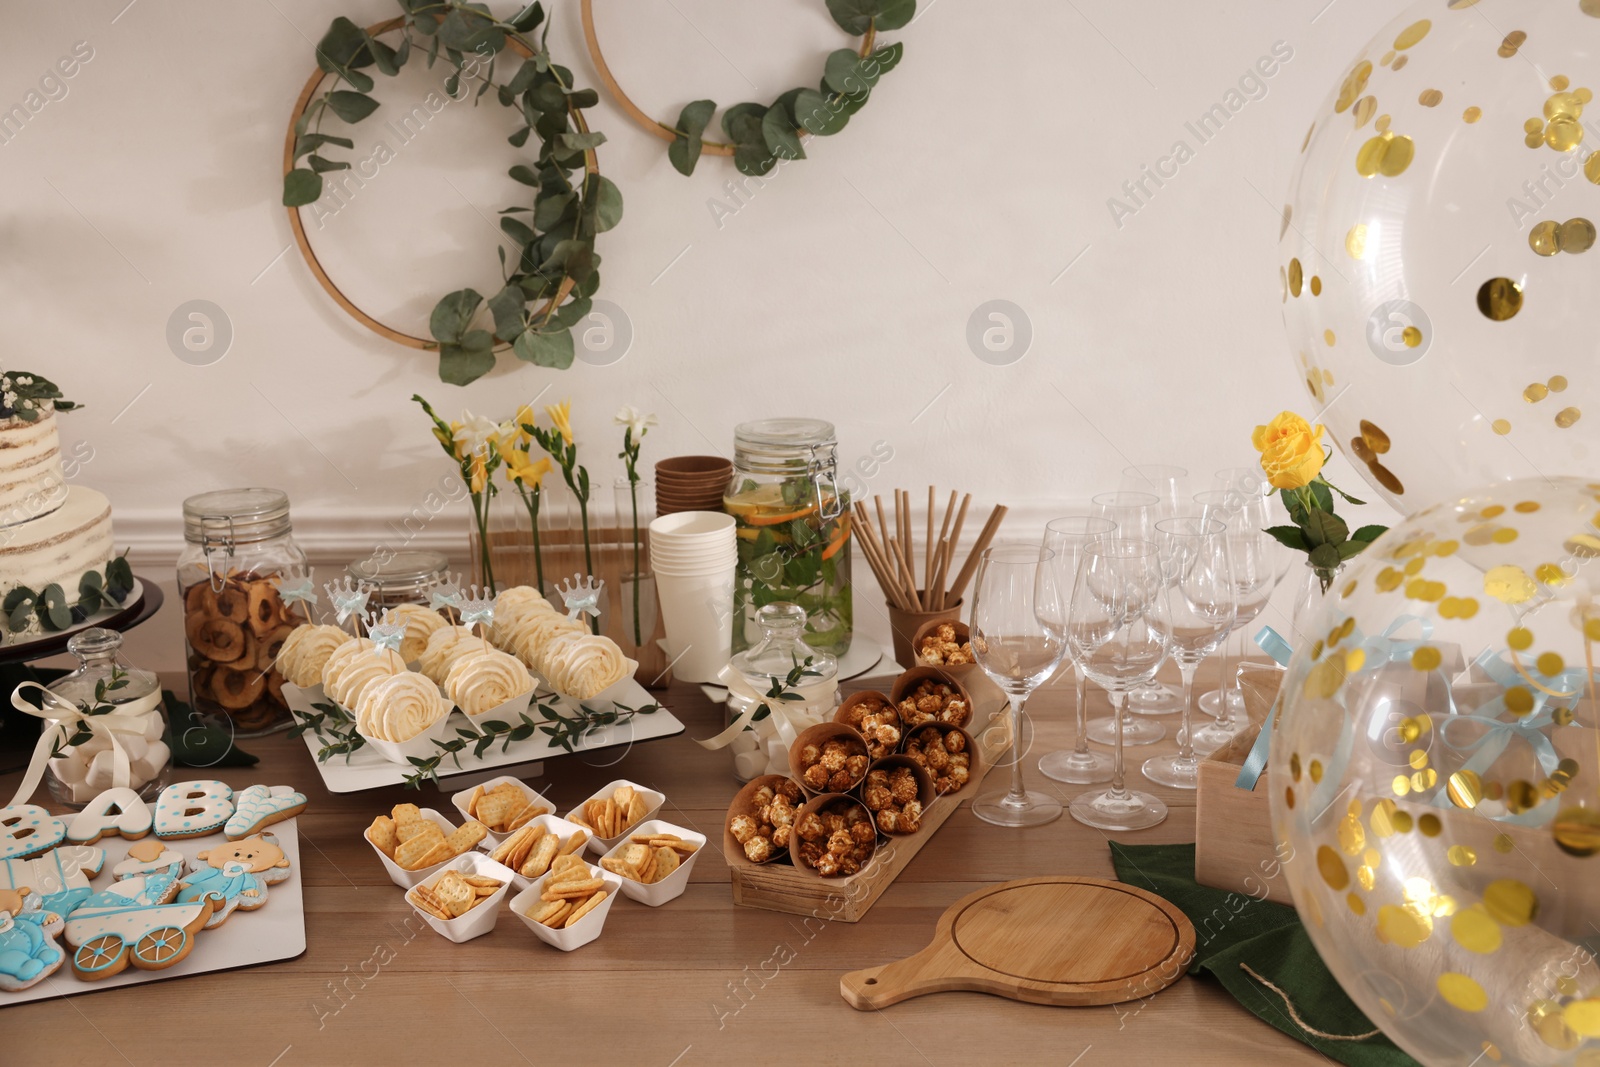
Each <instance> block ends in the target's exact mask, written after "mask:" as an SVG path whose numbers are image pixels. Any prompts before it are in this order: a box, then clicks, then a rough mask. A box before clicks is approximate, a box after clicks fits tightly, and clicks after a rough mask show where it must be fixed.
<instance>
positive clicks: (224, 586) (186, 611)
mask: <svg viewBox="0 0 1600 1067" xmlns="http://www.w3.org/2000/svg"><path fill="white" fill-rule="evenodd" d="M183 537H184V541H185V542H186V544H185V546H184V550H183V554H182V555H180V556H179V557H178V591H179V593H180V594H181V595H182V597H183V630H184V639H185V643H186V651H187V654H188V668H189V699H190V700H191V701H192V702H193V704H194V708H195V710H196V711H198V712H200V713H201V714H204V715H206V716H208V717H210V718H212V719H213V720H215V721H217V722H218V723H219V724H221V723H227V724H229V725H231V727H232V729H233V732H234V734H235V735H236V736H240V737H250V736H254V735H258V734H265V733H271V732H273V731H275V730H281V729H284V728H286V727H287V726H289V725H290V722H291V721H292V720H291V716H290V715H289V706H288V704H287V703H286V702H285V700H284V697H283V677H282V676H281V675H280V674H278V671H277V669H276V667H275V666H274V663H275V662H276V660H277V658H278V649H279V648H281V647H282V645H283V641H284V639H285V638H287V637H288V636H289V633H290V631H292V630H293V629H294V628H295V627H296V626H298V625H299V624H300V623H302V622H305V621H306V619H305V617H304V616H303V614H301V610H300V608H299V606H298V605H293V606H291V605H288V604H285V603H284V602H283V600H282V598H281V597H280V596H279V595H278V580H279V579H283V578H295V577H300V576H303V575H305V574H306V556H305V553H304V552H302V551H301V550H300V546H299V545H297V544H295V541H294V527H293V525H292V524H291V523H290V521H289V498H288V496H287V495H286V494H285V493H283V491H282V490H278V489H222V490H217V491H216V492H210V493H201V494H199V495H198V496H192V497H190V498H189V499H187V500H185V501H184V502H183Z"/></svg>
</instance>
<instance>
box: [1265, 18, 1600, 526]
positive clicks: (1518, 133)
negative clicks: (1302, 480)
mask: <svg viewBox="0 0 1600 1067" xmlns="http://www.w3.org/2000/svg"><path fill="white" fill-rule="evenodd" d="M1596 90H1600V0H1547V2H1541V3H1537V4H1529V3H1526V2H1523V0H1427V2H1425V3H1417V4H1412V5H1410V6H1409V7H1408V8H1406V11H1405V13H1404V14H1402V15H1400V16H1399V17H1397V18H1396V19H1394V20H1393V21H1392V22H1391V23H1390V24H1389V25H1388V26H1387V27H1385V29H1384V30H1383V31H1382V32H1381V33H1379V34H1378V35H1377V36H1376V37H1375V38H1373V40H1372V43H1371V44H1369V45H1368V46H1367V48H1366V49H1365V50H1364V51H1363V52H1362V53H1361V55H1360V56H1358V57H1356V58H1355V60H1354V61H1353V62H1352V63H1351V64H1350V65H1349V66H1348V67H1346V68H1345V69H1344V70H1343V71H1342V72H1341V75H1340V81H1339V83H1338V84H1337V85H1336V86H1335V87H1334V89H1333V91H1332V92H1331V93H1330V94H1329V96H1328V99H1327V101H1326V103H1325V104H1324V106H1323V107H1322V108H1321V109H1320V110H1319V111H1318V113H1317V116H1316V121H1315V122H1314V123H1313V124H1312V126H1311V128H1310V129H1309V130H1308V131H1307V133H1306V137H1305V141H1304V144H1303V145H1302V146H1301V155H1300V160H1299V164H1298V167H1297V170H1296V173H1295V176H1294V178H1293V181H1292V183H1291V187H1290V196H1289V203H1288V204H1287V206H1285V208H1284V211H1283V220H1282V228H1281V233H1280V241H1279V254H1280V257H1281V258H1280V263H1279V270H1278V281H1279V286H1280V289H1281V294H1282V298H1283V302H1284V321H1285V324H1286V326H1287V328H1288V332H1289V337H1290V340H1291V343H1292V345H1293V348H1294V351H1295V359H1296V361H1297V369H1298V373H1299V376H1300V378H1301V380H1302V381H1303V382H1304V384H1305V387H1306V388H1307V389H1308V390H1309V391H1310V393H1311V396H1312V398H1313V400H1314V401H1315V402H1316V403H1317V405H1318V407H1319V409H1320V408H1325V411H1324V413H1323V414H1322V415H1321V417H1320V420H1319V421H1322V422H1324V423H1326V424H1327V426H1328V428H1329V430H1330V431H1331V433H1330V437H1331V438H1332V439H1333V441H1334V443H1335V444H1336V445H1337V446H1338V447H1339V448H1340V449H1341V450H1342V451H1343V452H1344V453H1345V455H1346V456H1348V457H1349V459H1350V461H1351V462H1352V463H1354V464H1355V465H1356V468H1357V469H1358V470H1360V471H1361V472H1362V473H1363V474H1364V475H1365V476H1366V478H1367V480H1368V481H1369V482H1371V483H1372V485H1373V486H1374V487H1375V488H1376V489H1377V490H1378V492H1379V493H1380V494H1381V495H1382V496H1383V497H1384V499H1386V500H1388V502H1389V503H1391V504H1393V505H1394V506H1395V507H1396V508H1397V509H1399V510H1400V511H1401V512H1410V511H1413V510H1415V509H1417V508H1418V507H1421V506H1424V505H1426V504H1431V503H1434V502H1436V501H1439V500H1442V499H1445V498H1446V497H1448V496H1450V495H1452V494H1453V493H1455V492H1458V491H1460V490H1462V489H1464V488H1466V487H1468V486H1472V485H1478V484H1483V483H1486V482H1489V481H1494V480H1498V479H1509V478H1519V477H1532V476H1550V475H1558V474H1574V475H1581V474H1584V473H1585V472H1588V471H1592V470H1595V469H1596V468H1597V467H1600V366H1597V361H1596V359H1595V356H1594V354H1593V344H1594V338H1595V335H1596V332H1597V329H1596V327H1597V323H1600V303H1597V302H1596V300H1595V296H1594V294H1595V293H1596V292H1600V251H1595V250H1594V244H1595V225H1596V223H1595V220H1600V105H1597V104H1595V103H1594V94H1595V91H1596ZM1586 411H1587V412H1588V413H1589V415H1588V417H1587V418H1586V417H1585V412H1586Z"/></svg>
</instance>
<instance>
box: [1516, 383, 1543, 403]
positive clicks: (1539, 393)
mask: <svg viewBox="0 0 1600 1067" xmlns="http://www.w3.org/2000/svg"><path fill="white" fill-rule="evenodd" d="M1549 395H1550V387H1549V386H1547V385H1545V384H1544V383H1543V382H1534V383H1533V384H1532V385H1530V386H1528V387H1527V388H1526V389H1524V390H1523V391H1522V399H1524V400H1526V401H1527V402H1528V403H1530V404H1537V403H1538V402H1539V401H1541V400H1543V399H1544V398H1545V397H1547V396H1549Z"/></svg>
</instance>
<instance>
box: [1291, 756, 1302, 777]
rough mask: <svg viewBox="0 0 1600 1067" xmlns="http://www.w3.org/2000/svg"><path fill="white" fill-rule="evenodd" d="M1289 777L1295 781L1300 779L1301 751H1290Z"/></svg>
mask: <svg viewBox="0 0 1600 1067" xmlns="http://www.w3.org/2000/svg"><path fill="white" fill-rule="evenodd" d="M1289 777H1290V778H1292V779H1293V780H1294V781H1296V782H1298V781H1299V780H1300V753H1298V752H1291V753H1289Z"/></svg>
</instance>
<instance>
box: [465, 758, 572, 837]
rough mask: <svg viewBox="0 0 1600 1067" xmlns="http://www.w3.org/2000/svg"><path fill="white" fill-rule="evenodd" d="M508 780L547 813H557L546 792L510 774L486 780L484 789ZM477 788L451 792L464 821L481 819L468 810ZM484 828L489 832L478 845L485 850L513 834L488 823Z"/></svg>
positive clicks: (536, 817)
mask: <svg viewBox="0 0 1600 1067" xmlns="http://www.w3.org/2000/svg"><path fill="white" fill-rule="evenodd" d="M507 782H510V783H511V784H512V785H514V786H516V787H517V788H518V789H520V790H522V795H523V796H525V797H527V798H528V800H529V801H531V802H532V803H533V804H535V805H537V806H538V807H541V808H546V809H548V810H547V811H546V813H545V814H546V815H553V814H555V810H556V806H555V805H554V804H553V803H551V802H550V800H549V799H548V798H547V797H545V796H544V794H542V793H540V792H539V791H538V790H536V789H534V788H533V787H532V786H530V785H528V784H527V783H526V782H523V781H522V780H520V779H517V778H513V777H511V775H509V774H502V775H501V776H500V777H498V778H491V779H489V780H488V781H487V782H484V783H483V791H484V792H485V793H487V792H489V791H490V790H492V789H494V788H495V787H497V786H500V785H504V784H505V783H507ZM477 788H478V787H477V786H473V787H472V789H463V790H462V791H461V792H459V793H452V794H450V803H452V804H454V805H455V806H456V810H457V811H458V812H460V813H461V818H462V821H466V820H467V819H471V820H473V821H474V822H478V821H481V820H479V819H478V818H477V817H476V816H474V815H472V814H469V813H468V811H467V801H468V800H471V799H472V794H473V792H474V790H476V789H477ZM540 817H541V816H535V820H537V819H538V818H540ZM484 829H485V830H488V833H486V834H485V835H484V837H483V840H482V841H479V842H478V847H479V848H480V849H482V850H483V851H484V852H493V851H494V850H495V848H496V847H498V846H499V844H500V842H502V841H504V840H505V839H506V838H508V837H510V836H511V834H497V833H495V832H494V831H493V830H489V828H488V824H485V825H484ZM515 832H516V831H512V833H515Z"/></svg>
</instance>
